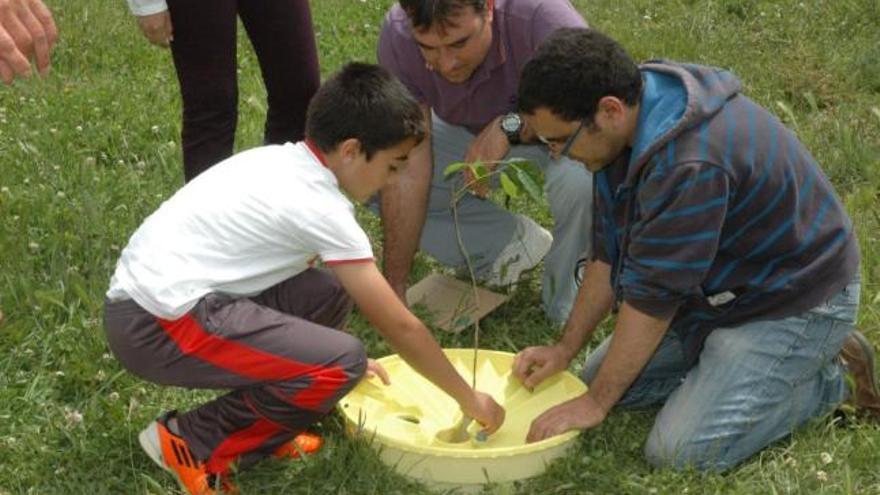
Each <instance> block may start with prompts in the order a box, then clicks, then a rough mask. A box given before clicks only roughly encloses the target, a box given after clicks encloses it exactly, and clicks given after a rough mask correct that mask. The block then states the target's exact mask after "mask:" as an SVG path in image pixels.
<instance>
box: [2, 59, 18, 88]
mask: <svg viewBox="0 0 880 495" xmlns="http://www.w3.org/2000/svg"><path fill="white" fill-rule="evenodd" d="M13 77H15V73H14V72H12V67H10V66H9V64H7V63H6V62H4V61H3V60H0V80H2V81H3V84H12V79H13Z"/></svg>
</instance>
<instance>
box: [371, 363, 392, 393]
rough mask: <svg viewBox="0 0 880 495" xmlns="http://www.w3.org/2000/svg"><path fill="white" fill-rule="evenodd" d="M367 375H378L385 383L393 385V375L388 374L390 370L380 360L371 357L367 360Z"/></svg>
mask: <svg viewBox="0 0 880 495" xmlns="http://www.w3.org/2000/svg"><path fill="white" fill-rule="evenodd" d="M367 375H368V376H369V375H373V376H378V377H379V379H380V380H382V383H383V384H384V385H386V386H388V385H391V377H390V376H389V375H388V371H386V370H385V367H383V366H382V365H381V364H379V362H378V361H375V360H373V359H370V360H369V361H368V362H367Z"/></svg>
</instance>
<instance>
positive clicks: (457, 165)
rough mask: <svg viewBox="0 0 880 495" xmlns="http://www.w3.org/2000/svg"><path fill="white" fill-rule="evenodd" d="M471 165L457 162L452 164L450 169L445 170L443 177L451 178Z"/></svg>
mask: <svg viewBox="0 0 880 495" xmlns="http://www.w3.org/2000/svg"><path fill="white" fill-rule="evenodd" d="M468 165H469V164H468V163H467V162H455V163H450V164H449V166H448V167H446V168H445V169H443V177H449V176H450V175H452V174H454V173H456V172H458V171H459V170H461V169H463V168H465V167H467V166H468Z"/></svg>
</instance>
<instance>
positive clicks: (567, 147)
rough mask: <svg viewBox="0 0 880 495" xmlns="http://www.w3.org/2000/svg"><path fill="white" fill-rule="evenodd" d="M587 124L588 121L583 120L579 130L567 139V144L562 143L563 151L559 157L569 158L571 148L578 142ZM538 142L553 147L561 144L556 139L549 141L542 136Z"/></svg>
mask: <svg viewBox="0 0 880 495" xmlns="http://www.w3.org/2000/svg"><path fill="white" fill-rule="evenodd" d="M586 124H587V121H586V120H582V121H581V123H580V125H579V126H578V128H577V129H575V131H574V132H573V133H572V134H571V136H568V139H566V140H565V142H563V143H562V149H561V150H559V156H568V152H569V151H570V150H571V147H572V146H573V145H574V142H575V141H576V140H577V138H578V136H579V135H580V133H581V131H582V130H583V129H584V126H585V125H586ZM538 141H541V142H542V143H544V144H546V145H547V146H553V145H558V144H560V143H559V141H558V140H556V139H553V140H551V139H547V138H545V137H544V136H541V135H539V136H538Z"/></svg>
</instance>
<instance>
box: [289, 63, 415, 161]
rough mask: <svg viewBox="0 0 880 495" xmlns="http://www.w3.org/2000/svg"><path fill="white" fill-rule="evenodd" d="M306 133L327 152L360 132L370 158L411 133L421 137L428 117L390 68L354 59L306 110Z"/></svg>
mask: <svg viewBox="0 0 880 495" xmlns="http://www.w3.org/2000/svg"><path fill="white" fill-rule="evenodd" d="M306 136H307V137H308V138H309V139H311V140H312V141H313V142H314V143H315V144H316V145H317V146H318V148H320V149H321V150H322V151H325V152H329V151H331V150H333V149H334V148H335V147H336V146H337V145H338V144H339V143H341V142H342V141H345V140H346V139H350V138H355V139H357V140H358V141H360V143H361V147H362V148H363V150H364V153H365V154H366V155H367V160H369V159H371V158H372V157H373V154H374V153H375V152H377V151H379V150H383V149H388V148H391V147H392V146H395V145H397V144H399V143H401V142H403V141H404V140H406V139H409V138H413V139H415V140H416V141H417V142H420V141H421V140H422V139H424V137H425V120H424V116H423V115H422V110H421V108H419V104H418V103H416V101H415V100H414V99H413V97H412V96H411V95H410V93H409V91H407V89H406V88H405V87H404V86H403V84H401V83H400V81H398V80H397V78H395V77H394V76H392V75H391V73H390V72H388V71H387V70H386V69H384V68H382V67H379V66H378V65H373V64H364V63H359V62H353V63H350V64H347V65H346V66H345V67H343V68H342V70H340V71H339V72H337V73H336V74H334V75H333V76H332V77H331V78H330V79H328V80H327V81H325V82H324V84H323V85H321V87H320V88H319V89H318V92H317V93H315V96H314V97H313V98H312V101H311V102H310V103H309V109H308V112H307V113H306Z"/></svg>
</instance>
